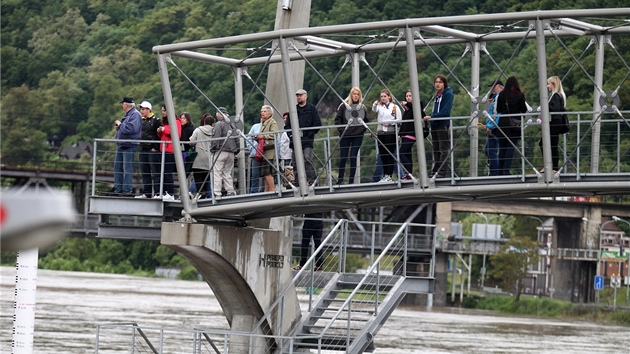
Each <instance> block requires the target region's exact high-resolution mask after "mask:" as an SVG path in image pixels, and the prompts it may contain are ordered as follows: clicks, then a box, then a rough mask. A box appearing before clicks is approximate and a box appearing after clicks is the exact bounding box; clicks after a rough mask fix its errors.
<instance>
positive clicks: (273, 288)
mask: <svg viewBox="0 0 630 354" xmlns="http://www.w3.org/2000/svg"><path fill="white" fill-rule="evenodd" d="M259 226H261V225H259ZM262 226H265V227H264V228H258V227H236V226H227V225H210V224H199V223H184V222H165V223H163V224H162V235H161V242H162V244H163V245H165V246H168V247H170V248H172V249H174V250H175V251H177V252H178V253H180V254H181V255H183V256H184V257H186V259H188V260H189V261H190V263H191V264H192V265H193V266H194V267H195V268H197V270H198V271H199V273H201V275H202V276H203V278H204V280H205V281H206V283H208V285H209V286H210V288H211V289H212V291H213V293H214V295H215V296H216V298H217V300H218V301H219V304H220V305H221V308H222V309H223V312H224V314H225V317H226V319H227V321H228V324H229V325H230V328H231V329H232V330H233V331H235V332H251V331H252V328H253V325H254V324H256V323H257V322H258V321H259V320H260V319H261V318H262V317H263V315H264V314H265V313H266V312H267V311H268V310H269V309H270V307H271V305H272V304H273V303H274V302H275V301H276V300H277V299H278V297H279V296H280V295H282V293H283V292H284V290H285V289H286V287H287V286H288V284H290V283H291V279H292V273H291V246H292V240H291V237H289V229H288V227H289V218H287V217H283V218H273V219H267V220H266V222H265V225H262ZM283 302H284V308H283V310H282V311H280V310H279V308H274V310H273V315H272V316H270V317H269V318H268V319H266V321H265V322H264V324H263V326H262V328H261V330H258V331H257V332H255V334H266V335H278V336H279V335H289V334H290V331H291V329H292V328H293V327H294V326H295V324H296V323H297V322H298V321H299V320H300V318H301V312H300V308H299V304H298V300H297V294H296V292H295V288H292V289H290V290H289V291H288V292H287V293H286V294H285V298H284V299H283ZM249 344H250V343H249V338H248V337H247V336H242V335H236V334H235V335H234V336H233V337H232V339H231V341H230V346H231V347H230V348H231V349H230V352H232V349H234V350H235V352H241V351H240V350H239V348H243V347H244V348H249ZM274 345H275V343H273V341H264V340H262V339H261V340H259V341H257V342H256V343H255V344H254V347H255V348H256V350H255V352H256V353H258V352H260V353H263V352H269V349H270V348H272V347H273V346H274Z"/></svg>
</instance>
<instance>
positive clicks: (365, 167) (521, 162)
mask: <svg viewBox="0 0 630 354" xmlns="http://www.w3.org/2000/svg"><path fill="white" fill-rule="evenodd" d="M596 113H597V112H568V114H569V115H570V117H571V118H570V119H571V124H570V125H571V129H570V132H569V133H568V134H565V135H561V136H560V142H559V146H560V155H561V156H560V164H561V165H562V166H561V171H560V174H561V175H562V176H563V179H565V180H566V179H569V180H574V181H580V180H582V179H584V178H585V177H587V176H588V178H596V177H597V176H605V175H611V176H614V175H630V165H629V164H627V163H626V160H627V158H626V157H627V156H628V154H630V151H629V148H628V147H627V146H626V145H625V144H624V142H625V141H628V140H630V124H628V122H627V120H626V119H624V118H623V117H622V118H620V117H619V114H617V113H609V112H603V113H602V114H601V117H600V118H596V119H593V115H594V114H596ZM620 113H621V114H625V115H628V113H630V112H627V111H624V112H620ZM537 117H538V113H527V114H524V115H523V121H522V127H521V137H520V139H519V140H518V141H517V143H516V146H515V152H514V161H513V163H512V174H513V175H521V176H523V178H524V176H526V175H535V174H537V171H539V170H540V169H541V168H542V165H543V163H542V161H543V159H542V153H541V150H540V148H539V146H538V142H539V140H540V136H541V132H540V123H538V122H537V120H536V119H537ZM450 121H451V127H450V132H451V134H450V135H451V144H450V154H449V159H448V166H447V169H448V173H447V178H450V179H451V180H452V181H453V183H456V182H457V181H458V180H459V179H466V180H468V181H470V179H471V178H472V179H473V180H476V181H478V183H479V184H485V183H491V182H490V181H484V178H488V177H486V176H487V174H488V170H487V161H486V159H485V158H484V157H480V158H479V162H478V165H477V166H476V171H477V175H478V176H477V177H471V166H470V161H469V153H470V147H469V145H470V136H469V134H468V129H476V128H475V127H469V122H470V117H467V116H464V117H451V118H450ZM596 122H599V123H600V129H601V141H600V143H599V145H597V146H595V147H593V146H592V145H591V135H592V127H593V125H594V124H595V123H596ZM367 125H368V126H369V127H370V128H371V129H372V130H374V131H376V123H375V122H373V123H367ZM337 128H339V126H334V125H327V126H322V127H321V129H320V132H319V133H318V135H317V137H316V140H315V147H314V149H313V159H314V163H315V166H316V171H317V173H318V181H317V184H318V186H328V187H330V188H333V189H334V188H336V187H338V186H339V185H340V184H342V183H346V184H347V183H350V182H349V181H348V180H345V181H339V180H338V179H337V178H338V172H339V159H340V156H339V136H338V132H337ZM282 132H283V131H278V132H276V135H278V136H279V135H281V134H282ZM480 136H481V137H480V138H479V140H478V143H479V147H478V150H479V151H480V152H481V153H480V156H483V149H484V144H485V140H486V139H485V136H483V135H480ZM245 137H247V136H246V135H244V136H243V138H240V139H241V140H243V146H244V148H243V149H244V156H245V163H244V164H242V166H245V169H246V171H245V172H246V173H245V174H244V175H245V176H246V181H245V183H242V181H239V180H238V176H239V172H238V166H239V164H235V168H234V171H233V176H234V181H235V184H236V186H237V187H238V190H239V194H248V193H249V192H250V186H251V168H250V166H251V160H252V158H250V157H249V146H250V145H249V143H247V142H246V140H247V139H245ZM371 137H373V136H370V135H369V134H367V133H366V135H365V136H364V139H363V144H362V146H361V150H360V152H359V157H358V162H357V176H356V178H355V181H356V182H357V183H359V184H367V183H373V182H375V181H378V180H379V179H380V176H381V173H382V172H381V166H380V164H379V159H378V155H377V154H376V150H377V148H378V146H377V145H378V143H377V141H376V140H375V139H371ZM116 142H117V141H116V140H112V139H96V140H95V142H94V156H93V157H94V160H93V180H94V184H93V187H92V195H99V194H105V193H106V192H108V191H110V190H111V188H112V182H113V178H112V177H113V174H114V171H113V166H114V156H115V152H116ZM422 142H423V143H424V145H425V151H426V152H427V153H426V157H427V163H428V168H430V167H431V163H432V158H433V154H432V152H431V151H432V150H431V138H430V137H428V138H426V139H424V140H422ZM164 143H165V142H162V144H164ZM182 144H183V145H184V146H185V145H186V144H189V143H188V142H182ZM415 149H416V148H415V147H414V148H413V150H412V156H413V159H414V160H415V156H416V155H415V154H416V153H415ZM593 149H596V150H597V151H595V152H596V153H597V154H599V157H600V158H599V161H600V163H599V166H598V171H596V172H592V171H591V165H590V161H591V158H592V154H593V153H594V151H593ZM395 150H396V151H392V152H391V153H392V154H393V155H394V159H395V161H396V165H395V168H394V175H396V176H395V177H394V184H397V185H398V186H400V183H399V182H400V181H399V180H400V178H402V176H404V174H405V173H406V172H407V171H405V169H404V168H403V167H402V164H401V163H400V161H401V159H400V153H399V151H398V150H399V146H397V147H396V149H395ZM276 153H279V149H276ZM164 167H165V162H164V154H161V161H160V170H161V171H162V173H163V171H164ZM349 168H350V167H349V165H348V166H345V169H346V175H349V172H348V171H349ZM274 169H275V171H276V172H275V175H276V184H277V185H278V186H281V185H282V184H285V185H287V182H288V181H287V180H286V179H285V178H284V177H283V174H282V173H281V170H282V167H281V164H280V159H279V158H276V159H275V160H274ZM409 172H411V173H412V175H413V176H414V177H418V176H419V173H418V172H419V171H418V166H417V164H414V167H413V170H412V171H409ZM134 174H135V179H134V180H135V181H136V182H135V185H134V188H135V190H136V191H137V193H136V194H139V193H140V191H141V187H142V186H141V183H140V182H139V181H141V176H140V166H139V160H138V158H136V159H135V162H134ZM173 175H174V181H175V185H176V186H179V188H180V192H179V193H182V192H188V191H189V189H190V184H191V180H192V178H190V177H189V178H188V180H187V181H178V180H177V174H176V173H174V174H173ZM188 175H189V174H188ZM209 178H210V182H212V178H213V177H212V173H210V177H209ZM161 181H163V180H161ZM262 183H263V181H262V180H261V181H260V184H261V185H262ZM160 189H161V190H160V192H161V191H162V190H163V185H162V184H161V185H160Z"/></svg>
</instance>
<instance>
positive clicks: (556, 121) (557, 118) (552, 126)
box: [549, 93, 569, 135]
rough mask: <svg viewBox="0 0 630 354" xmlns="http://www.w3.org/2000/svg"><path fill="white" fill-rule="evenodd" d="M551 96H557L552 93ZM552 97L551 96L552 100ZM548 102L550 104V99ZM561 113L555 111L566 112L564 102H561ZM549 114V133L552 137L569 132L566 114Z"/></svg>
mask: <svg viewBox="0 0 630 354" xmlns="http://www.w3.org/2000/svg"><path fill="white" fill-rule="evenodd" d="M553 95H557V93H554V94H553ZM553 95H552V96H551V97H552V98H553ZM549 101H550V102H551V98H550V99H549ZM560 108H561V111H556V112H566V110H565V109H564V101H563V102H562V107H560ZM550 113H551V119H550V120H551V121H550V122H549V132H550V133H551V134H552V135H560V134H566V133H568V132H569V116H568V115H567V114H566V113H562V114H554V113H555V112H550Z"/></svg>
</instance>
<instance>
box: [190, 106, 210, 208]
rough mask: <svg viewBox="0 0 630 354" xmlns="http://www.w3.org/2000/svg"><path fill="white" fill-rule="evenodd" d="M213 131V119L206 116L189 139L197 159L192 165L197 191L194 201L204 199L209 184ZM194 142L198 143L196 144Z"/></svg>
mask: <svg viewBox="0 0 630 354" xmlns="http://www.w3.org/2000/svg"><path fill="white" fill-rule="evenodd" d="M213 129H214V117H212V116H208V117H206V118H205V119H204V125H202V126H200V127H197V128H196V129H195V131H193V133H192V135H191V137H190V145H192V146H194V147H195V150H196V151H197V157H196V158H195V161H194V162H193V165H192V174H193V178H194V179H195V185H196V186H197V190H198V191H199V194H198V196H197V197H196V199H205V198H206V190H207V188H206V186H207V183H210V181H209V179H210V176H209V172H210V164H211V159H212V153H211V152H210V139H212V130H213ZM196 141H199V142H198V143H197V142H196Z"/></svg>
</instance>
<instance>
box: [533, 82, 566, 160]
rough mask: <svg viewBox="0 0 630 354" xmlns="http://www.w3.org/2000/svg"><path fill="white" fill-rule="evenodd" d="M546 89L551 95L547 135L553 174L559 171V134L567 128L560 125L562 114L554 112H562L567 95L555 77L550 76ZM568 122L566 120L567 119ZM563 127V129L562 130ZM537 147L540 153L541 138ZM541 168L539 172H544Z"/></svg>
mask: <svg viewBox="0 0 630 354" xmlns="http://www.w3.org/2000/svg"><path fill="white" fill-rule="evenodd" d="M547 89H548V90H549V92H550V93H551V97H549V113H550V115H551V117H550V118H549V133H550V135H551V136H550V140H551V165H552V169H553V173H556V172H558V170H559V169H560V168H559V167H558V165H559V160H560V154H559V153H558V142H559V141H560V134H565V133H566V132H567V130H565V129H566V128H568V124H567V125H563V124H560V122H562V120H563V118H564V117H563V116H564V114H554V113H556V112H564V111H565V110H566V109H565V107H566V104H567V95H566V94H565V93H564V90H563V89H562V82H561V81H560V78H559V77H557V76H552V77H550V78H548V79H547ZM567 122H568V119H567ZM563 127H564V128H565V129H563ZM538 146H540V150H541V151H542V138H541V139H540V141H539V142H538ZM544 171H545V169H544V168H543V169H542V170H541V172H544Z"/></svg>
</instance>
